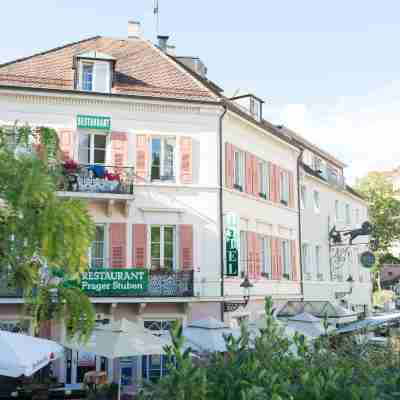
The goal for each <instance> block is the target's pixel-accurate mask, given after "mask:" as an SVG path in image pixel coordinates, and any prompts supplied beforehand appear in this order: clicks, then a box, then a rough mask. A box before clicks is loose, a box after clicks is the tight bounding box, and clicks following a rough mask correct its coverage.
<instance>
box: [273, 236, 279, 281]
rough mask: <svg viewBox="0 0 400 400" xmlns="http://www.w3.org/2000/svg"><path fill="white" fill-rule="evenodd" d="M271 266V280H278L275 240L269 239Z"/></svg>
mask: <svg viewBox="0 0 400 400" xmlns="http://www.w3.org/2000/svg"><path fill="white" fill-rule="evenodd" d="M271 264H272V265H271V266H272V268H271V269H272V279H273V280H278V252H277V239H276V238H271Z"/></svg>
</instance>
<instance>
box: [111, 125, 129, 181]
mask: <svg viewBox="0 0 400 400" xmlns="http://www.w3.org/2000/svg"><path fill="white" fill-rule="evenodd" d="M127 159H128V135H127V133H125V132H112V133H111V160H112V165H113V166H115V172H118V173H121V172H122V171H123V169H122V168H123V167H125V166H126V164H127Z"/></svg>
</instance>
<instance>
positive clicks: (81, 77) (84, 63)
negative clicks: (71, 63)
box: [79, 60, 95, 92]
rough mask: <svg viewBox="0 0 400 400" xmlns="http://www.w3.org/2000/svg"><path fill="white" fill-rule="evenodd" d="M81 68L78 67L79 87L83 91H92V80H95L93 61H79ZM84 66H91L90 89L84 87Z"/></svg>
mask: <svg viewBox="0 0 400 400" xmlns="http://www.w3.org/2000/svg"><path fill="white" fill-rule="evenodd" d="M80 64H81V68H80V74H79V88H80V90H82V91H84V92H93V91H94V82H95V77H94V69H95V68H94V62H91V61H83V60H82V61H80ZM85 67H91V68H92V81H91V86H92V88H91V89H85V87H84V83H85V82H84V69H85Z"/></svg>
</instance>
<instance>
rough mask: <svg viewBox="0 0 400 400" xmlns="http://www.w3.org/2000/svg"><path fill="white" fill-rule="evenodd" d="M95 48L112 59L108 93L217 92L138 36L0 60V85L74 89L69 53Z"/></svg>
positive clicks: (211, 97)
mask: <svg viewBox="0 0 400 400" xmlns="http://www.w3.org/2000/svg"><path fill="white" fill-rule="evenodd" d="M91 50H96V51H98V52H102V53H106V54H109V55H110V56H112V57H114V58H115V59H116V63H115V75H114V85H113V88H112V93H116V94H126V95H129V94H131V95H142V96H150V97H166V98H176V99H184V100H201V101H216V100H218V96H217V95H216V93H215V92H214V91H212V90H210V88H209V87H207V86H206V85H204V84H203V83H202V82H201V81H199V80H198V79H195V77H193V76H192V75H191V74H189V73H188V72H187V71H186V70H184V69H183V68H181V67H180V66H179V65H178V64H177V63H176V62H174V61H173V60H172V59H171V58H170V57H168V56H166V55H165V54H164V53H163V52H161V51H160V50H159V49H158V48H156V47H155V46H154V45H153V44H151V43H150V42H148V41H147V40H144V39H139V38H135V39H113V38H108V37H102V36H96V37H93V38H89V39H86V40H82V41H80V42H75V43H71V44H69V45H66V46H62V47H58V48H55V49H52V50H49V51H46V52H43V53H39V54H35V55H33V56H31V57H27V58H23V59H20V60H16V61H13V62H10V63H6V64H2V65H0V85H3V86H21V87H30V88H32V87H33V88H44V89H60V90H73V89H74V73H75V70H74V69H73V60H74V56H76V55H78V54H80V53H83V52H87V51H91Z"/></svg>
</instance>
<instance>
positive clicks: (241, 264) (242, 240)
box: [239, 231, 247, 276]
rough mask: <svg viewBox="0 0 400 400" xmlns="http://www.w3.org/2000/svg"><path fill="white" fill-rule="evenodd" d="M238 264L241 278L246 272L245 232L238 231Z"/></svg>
mask: <svg viewBox="0 0 400 400" xmlns="http://www.w3.org/2000/svg"><path fill="white" fill-rule="evenodd" d="M239 251H240V254H239V256H240V262H239V269H240V274H241V275H242V276H244V275H246V272H247V232H246V231H240V249H239Z"/></svg>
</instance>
